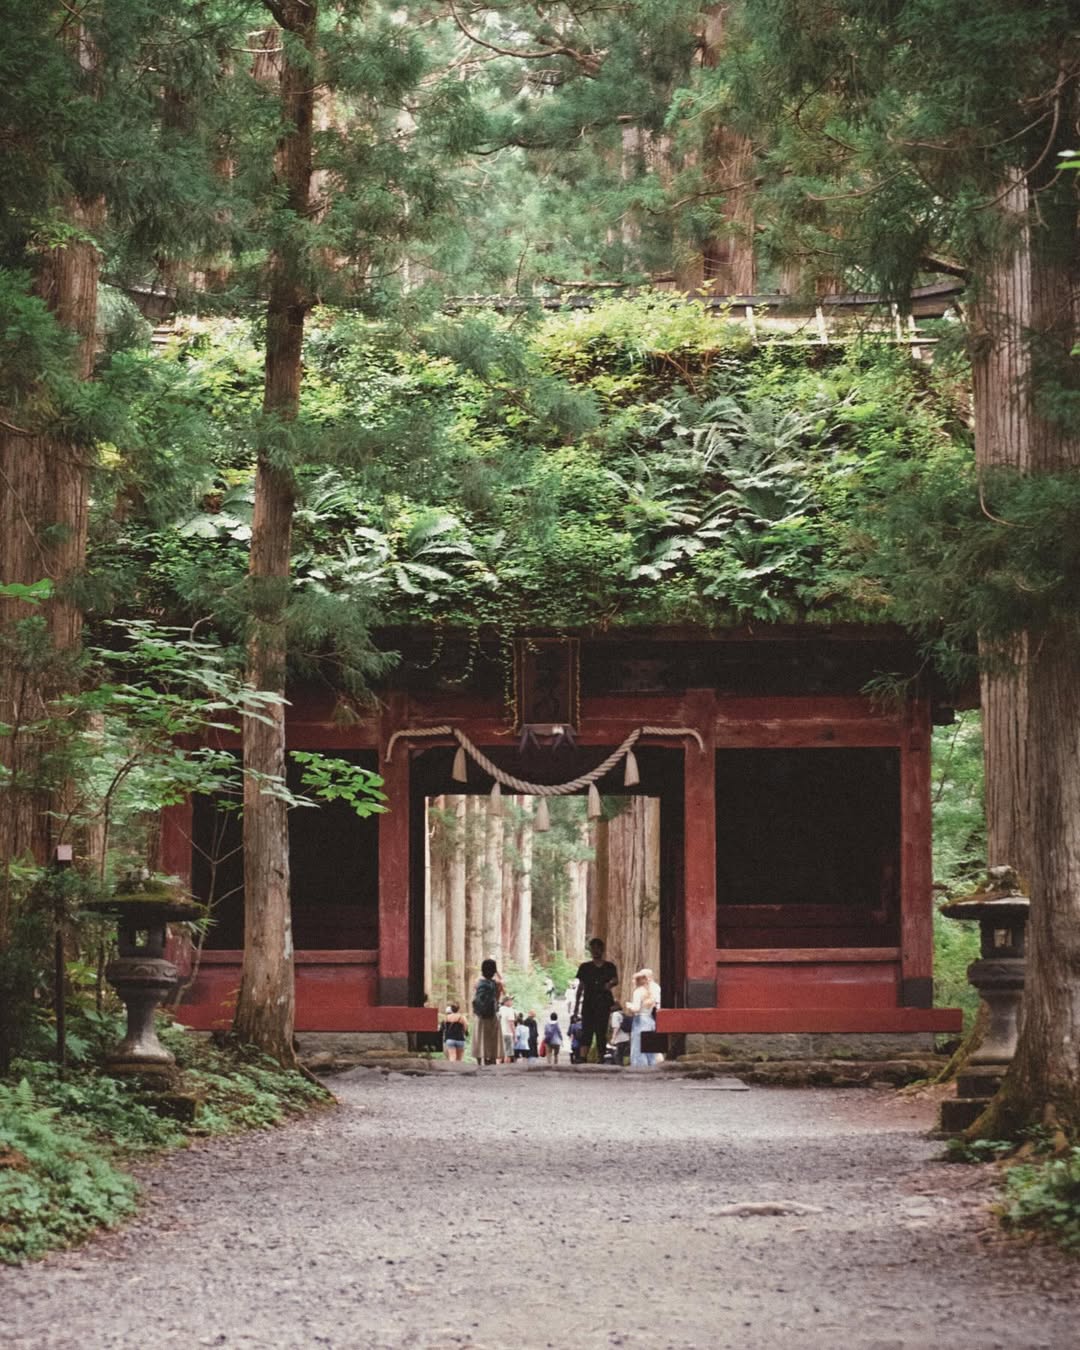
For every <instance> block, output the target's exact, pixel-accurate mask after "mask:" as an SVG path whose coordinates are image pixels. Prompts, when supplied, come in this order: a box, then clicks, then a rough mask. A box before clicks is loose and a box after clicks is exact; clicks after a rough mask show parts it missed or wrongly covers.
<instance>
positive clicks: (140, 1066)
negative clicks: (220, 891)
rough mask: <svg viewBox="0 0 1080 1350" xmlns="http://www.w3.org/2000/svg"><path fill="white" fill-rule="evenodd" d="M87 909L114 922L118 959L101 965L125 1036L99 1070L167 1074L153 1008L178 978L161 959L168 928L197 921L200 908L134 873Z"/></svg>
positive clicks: (171, 1060)
mask: <svg viewBox="0 0 1080 1350" xmlns="http://www.w3.org/2000/svg"><path fill="white" fill-rule="evenodd" d="M87 909H90V910H93V911H94V912H95V913H97V914H107V915H110V916H112V917H114V918H115V919H116V920H117V949H118V955H117V957H116V959H115V960H113V961H110V962H109V964H108V965H107V966H106V967H105V978H106V979H107V980H108V981H109V983H110V984H111V985H112V986H113V988H114V989H115V990H116V992H117V993H118V994H119V995H120V998H121V999H122V1000H123V1003H124V1007H125V1008H126V1009H127V1034H126V1035H125V1036H124V1039H123V1040H122V1041H121V1042H120V1044H119V1045H118V1046H117V1047H116V1048H115V1050H113V1052H112V1054H111V1055H110V1056H109V1057H108V1059H107V1060H106V1062H105V1067H106V1068H107V1069H108V1070H109V1072H110V1073H125V1074H135V1073H146V1074H167V1073H168V1072H169V1070H170V1069H171V1068H172V1066H173V1065H174V1064H175V1063H176V1058H175V1056H174V1055H173V1054H172V1053H171V1051H169V1050H166V1049H165V1047H164V1046H163V1045H162V1044H161V1042H160V1041H159V1040H158V1036H157V1032H156V1030H155V1029H154V1010H155V1009H156V1008H157V1006H158V1004H159V1003H161V1002H162V1000H163V999H164V998H166V997H167V996H168V995H169V994H170V993H171V992H172V990H173V989H175V987H176V982H177V980H178V978H179V973H178V971H177V969H176V967H175V966H174V965H173V963H172V962H171V961H169V960H167V959H166V957H165V941H166V938H167V935H168V925H169V923H170V922H179V921H181V920H188V921H191V920H193V919H198V918H200V917H201V916H202V914H203V912H204V911H203V908H202V906H201V905H198V904H196V903H195V902H194V901H192V900H188V899H186V898H184V897H181V896H178V895H177V893H176V891H175V890H174V889H173V887H172V886H170V885H169V884H168V883H167V882H164V881H159V880H155V879H153V878H151V877H150V875H149V873H148V872H146V871H145V870H139V871H136V872H130V873H128V874H127V876H125V877H124V879H123V880H122V881H121V883H120V884H119V886H118V887H117V890H116V893H115V895H113V896H111V897H109V899H107V900H97V901H91V902H90V904H88V905H87Z"/></svg>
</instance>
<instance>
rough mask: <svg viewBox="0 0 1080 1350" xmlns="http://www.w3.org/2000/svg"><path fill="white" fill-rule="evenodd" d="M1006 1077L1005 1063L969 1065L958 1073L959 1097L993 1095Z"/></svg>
mask: <svg viewBox="0 0 1080 1350" xmlns="http://www.w3.org/2000/svg"><path fill="white" fill-rule="evenodd" d="M1004 1077H1005V1065H1001V1066H1000V1067H999V1066H998V1065H996V1064H993V1065H986V1066H985V1067H984V1066H982V1065H974V1066H971V1065H969V1066H968V1067H967V1068H966V1069H964V1070H963V1071H962V1072H961V1073H958V1074H957V1075H956V1095H957V1096H958V1097H993V1096H994V1094H995V1093H996V1092H997V1090H998V1088H999V1087H1000V1086H1001V1080H1002V1079H1003V1078H1004Z"/></svg>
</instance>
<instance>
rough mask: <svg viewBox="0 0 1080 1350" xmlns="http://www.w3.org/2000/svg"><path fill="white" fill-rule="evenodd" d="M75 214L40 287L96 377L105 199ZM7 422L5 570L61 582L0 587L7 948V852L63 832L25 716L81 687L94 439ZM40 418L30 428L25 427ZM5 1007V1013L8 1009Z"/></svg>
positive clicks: (39, 856)
mask: <svg viewBox="0 0 1080 1350" xmlns="http://www.w3.org/2000/svg"><path fill="white" fill-rule="evenodd" d="M66 215H67V218H68V221H69V223H70V224H71V225H72V227H73V230H74V233H73V236H72V238H71V239H70V240H69V241H68V242H67V243H65V244H64V245H62V246H61V247H58V248H52V249H47V250H45V251H44V252H43V253H41V254H40V260H39V266H38V271H37V275H36V276H35V278H34V289H35V290H36V291H37V293H38V294H39V295H40V296H41V298H42V299H43V300H44V301H45V303H46V304H47V305H48V307H49V308H50V309H51V310H52V312H53V313H54V314H55V316H56V318H57V320H58V321H59V322H60V323H61V324H62V325H63V326H64V327H65V328H66V329H67V330H68V331H69V332H71V333H74V334H75V335H76V336H77V338H78V343H77V346H76V350H75V373H76V374H77V375H78V377H79V378H80V379H83V380H88V379H89V378H90V376H91V374H92V372H93V365H94V355H95V348H96V319H97V291H98V278H99V272H100V259H101V255H100V253H99V251H98V247H97V244H96V243H95V242H94V237H95V236H96V234H97V232H98V231H99V230H100V229H101V226H102V224H103V220H104V205H103V203H101V202H100V201H98V202H93V203H86V202H80V201H75V200H72V201H70V202H69V203H68V205H67V211H66ZM2 420H3V421H4V422H5V423H8V425H7V426H0V581H2V582H4V583H8V584H11V583H18V584H21V585H30V584H32V583H34V582H36V581H42V580H46V579H48V580H50V581H52V582H53V583H54V586H55V588H56V589H55V591H54V594H53V596H52V598H50V599H49V600H47V601H46V602H45V604H44V606H43V607H42V609H41V610H37V609H35V608H33V607H32V606H30V605H27V604H24V603H22V602H20V601H15V600H4V599H0V631H2V632H3V634H4V637H5V641H4V642H3V643H2V644H0V722H3V723H6V724H7V725H8V726H9V727H11V728H12V731H11V732H10V733H9V734H8V735H5V736H2V737H0V766H3V768H4V769H6V770H7V771H8V773H10V774H11V780H12V781H11V784H10V786H9V787H8V789H7V790H6V791H5V792H4V793H2V794H0V859H2V860H3V866H2V868H0V949H3V948H4V947H5V946H6V944H7V942H8V940H9V936H10V927H11V922H12V918H13V913H12V904H13V896H12V891H11V887H10V864H11V863H12V862H14V861H16V860H18V859H30V860H31V861H33V862H35V863H37V864H38V865H44V864H45V863H46V862H47V861H48V860H49V858H50V856H51V853H52V849H53V847H54V845H55V844H57V843H59V842H60V840H61V837H62V835H63V832H64V831H63V823H62V822H63V814H64V810H63V807H64V800H65V793H64V790H63V787H62V786H59V785H52V786H51V787H50V785H49V784H47V783H46V782H45V781H44V779H43V757H44V756H45V754H46V753H47V749H48V747H47V743H46V740H45V739H44V738H43V737H42V736H41V735H38V734H32V733H30V732H28V731H27V730H26V729H25V728H26V727H27V725H28V724H29V723H32V722H35V721H37V720H38V719H40V718H42V717H43V716H45V715H46V714H47V711H48V708H49V705H50V704H51V703H52V702H53V700H55V699H56V698H58V697H59V696H60V695H61V694H62V693H64V692H66V691H67V690H69V689H71V688H72V687H73V682H74V680H75V674H74V670H73V668H72V667H71V665H70V664H69V661H68V659H67V658H68V657H70V656H73V655H74V653H75V652H76V651H77V649H78V646H79V642H80V638H81V634H82V612H81V610H80V609H79V607H78V606H77V605H76V604H75V603H74V602H73V600H72V598H71V596H70V593H69V591H68V589H67V588H68V586H69V585H70V583H71V581H72V580H73V578H74V577H75V576H77V575H78V573H79V572H80V571H81V570H82V567H83V564H84V562H85V559H86V539H87V522H88V506H89V479H90V458H89V455H88V452H87V450H86V448H85V447H83V446H80V445H76V444H74V443H72V442H70V441H65V440H61V439H57V438H54V437H52V436H48V435H38V434H24V433H23V430H20V429H19V422H18V418H17V417H16V416H15V415H11V416H8V415H6V414H3V415H2ZM26 430H31V429H29V428H28V429H26ZM38 613H41V614H43V616H44V620H45V624H46V628H47V632H48V637H49V643H50V647H49V650H48V652H43V653H42V656H41V657H40V659H27V656H26V653H25V652H24V651H23V650H22V647H21V643H20V642H19V640H18V638H17V637H16V634H15V629H14V627H13V625H15V624H17V623H18V622H19V621H21V620H27V619H31V618H33V617H34V616H35V615H36V614H38ZM2 1020H3V1018H2V1017H0V1021H2Z"/></svg>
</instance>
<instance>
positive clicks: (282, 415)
mask: <svg viewBox="0 0 1080 1350" xmlns="http://www.w3.org/2000/svg"><path fill="white" fill-rule="evenodd" d="M316 11H317V0H280V2H279V3H276V4H275V5H274V13H275V17H276V18H277V19H278V22H279V23H280V25H281V27H282V28H283V29H284V30H285V31H286V32H288V33H289V34H290V35H291V38H292V41H291V42H286V43H285V44H284V50H283V52H282V55H281V58H280V90H281V110H282V121H283V125H284V130H283V132H282V136H281V140H280V141H279V143H278V149H277V165H276V174H277V179H278V181H279V182H280V184H281V185H282V187H283V188H284V193H285V202H286V207H287V210H288V211H289V212H290V214H291V216H292V217H293V221H294V223H293V225H292V227H291V228H290V229H289V230H283V231H282V234H283V236H284V240H283V242H281V243H279V244H278V245H277V246H276V247H275V248H274V250H273V251H272V254H271V258H270V290H269V298H268V302H267V311H266V375H265V384H264V393H263V410H264V412H265V413H267V414H268V415H269V416H270V417H272V418H276V419H278V420H280V421H284V422H288V421H292V420H293V419H295V417H296V415H297V412H298V410H299V406H300V380H301V369H302V367H301V353H302V348H303V341H304V319H305V316H306V314H307V309H308V306H309V304H310V299H309V297H308V295H307V293H306V290H305V287H304V284H303V280H302V246H301V244H300V242H299V240H298V239H297V238H296V230H297V228H298V224H297V223H298V222H300V221H303V220H305V219H306V218H307V214H308V210H309V205H310V195H311V174H312V118H313V113H314V104H315V94H314V90H315V85H316V79H315V74H314V53H315V38H316V19H317V14H316ZM280 455H281V452H280V450H278V451H277V452H274V451H272V450H270V449H262V450H260V452H259V456H258V464H257V467H256V476H255V511H254V518H253V520H252V533H251V554H250V564H249V577H250V585H251V602H252V611H253V612H252V632H251V636H250V639H249V641H248V653H247V659H248V668H247V678H248V682H249V683H250V684H251V685H252V687H253V688H255V689H262V690H266V691H269V692H272V693H276V694H280V695H281V696H282V698H284V694H285V659H286V646H285V613H286V607H287V604H288V598H289V557H290V545H291V540H292V516H293V506H294V494H295V483H294V478H293V473H292V469H291V467H290V466H288V465H287V464H283V463H282V462H281V457H280ZM243 739H244V769H245V775H246V776H245V780H244V969H243V976H242V978H241V983H240V996H239V999H238V1001H237V1005H236V1017H235V1021H234V1023H233V1029H234V1031H235V1033H236V1036H237V1037H238V1038H239V1039H240V1040H241V1041H244V1042H246V1043H249V1044H252V1045H256V1046H258V1047H259V1049H261V1050H263V1051H264V1052H265V1053H266V1054H268V1055H271V1056H272V1057H273V1058H275V1059H277V1060H279V1061H280V1062H281V1063H282V1064H289V1063H293V1062H295V1058H296V1056H295V1050H294V1048H293V1026H294V1021H295V1002H296V1000H295V987H294V979H293V942H292V916H291V913H290V905H289V833H288V814H287V810H286V807H285V803H284V802H283V801H281V800H280V799H279V798H278V797H277V796H276V795H274V794H272V793H268V792H265V791H264V790H263V789H262V783H263V782H265V781H266V779H268V778H275V777H276V778H284V775H285V710H284V705H283V704H281V703H279V704H277V705H275V706H274V707H272V708H271V709H269V710H268V711H267V713H266V720H265V721H261V720H256V719H255V718H250V717H249V718H246V719H245V720H244V733H243ZM399 806H400V804H399Z"/></svg>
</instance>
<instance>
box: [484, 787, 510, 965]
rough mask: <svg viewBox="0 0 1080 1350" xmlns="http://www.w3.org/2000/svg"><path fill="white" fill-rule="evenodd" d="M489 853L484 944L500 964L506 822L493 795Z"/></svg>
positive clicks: (487, 833) (487, 843) (487, 953)
mask: <svg viewBox="0 0 1080 1350" xmlns="http://www.w3.org/2000/svg"><path fill="white" fill-rule="evenodd" d="M483 800H484V806H485V808H486V821H485V826H486V828H485V832H484V841H485V856H484V887H483V891H484V922H483V928H482V930H481V931H482V938H481V941H482V944H483V948H484V957H485V958H487V957H489V956H490V957H493V958H494V960H495V962H496V963H499V962H501V960H502V914H503V831H504V827H505V821H504V820H503V817H502V814H501V812H499V811H497V810H495V809H494V807H493V804H492V802H491V799H490V798H485V799H483Z"/></svg>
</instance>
